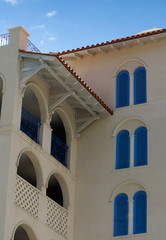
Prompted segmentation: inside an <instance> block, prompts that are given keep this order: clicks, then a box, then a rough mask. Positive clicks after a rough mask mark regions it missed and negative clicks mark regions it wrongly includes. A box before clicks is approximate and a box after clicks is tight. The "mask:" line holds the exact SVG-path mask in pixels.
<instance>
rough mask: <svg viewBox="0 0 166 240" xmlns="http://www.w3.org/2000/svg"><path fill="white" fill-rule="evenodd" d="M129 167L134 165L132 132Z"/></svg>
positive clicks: (131, 135) (132, 136)
mask: <svg viewBox="0 0 166 240" xmlns="http://www.w3.org/2000/svg"><path fill="white" fill-rule="evenodd" d="M130 167H134V134H133V133H132V134H130Z"/></svg>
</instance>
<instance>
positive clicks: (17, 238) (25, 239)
mask: <svg viewBox="0 0 166 240" xmlns="http://www.w3.org/2000/svg"><path fill="white" fill-rule="evenodd" d="M14 240H31V239H30V238H29V236H28V234H27V232H26V231H25V230H24V228H23V227H22V226H19V227H18V228H17V229H16V232H15V234H14Z"/></svg>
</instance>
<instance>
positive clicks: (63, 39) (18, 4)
mask: <svg viewBox="0 0 166 240" xmlns="http://www.w3.org/2000/svg"><path fill="white" fill-rule="evenodd" d="M20 25H21V26H23V27H24V28H25V29H26V30H27V31H28V32H29V33H30V35H31V37H30V40H31V41H32V42H33V43H34V44H35V45H36V46H37V47H38V48H39V49H40V51H42V52H50V51H52V52H58V51H63V50H68V49H70V50H71V49H73V48H77V47H82V46H87V45H91V44H96V43H101V42H106V41H111V40H113V39H116V38H121V37H126V36H130V35H133V34H136V33H138V32H140V31H143V30H146V29H150V28H152V27H154V26H155V27H157V28H166V1H165V0H0V34H3V33H6V32H7V29H9V28H12V27H16V26H20Z"/></svg>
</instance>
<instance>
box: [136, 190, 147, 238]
mask: <svg viewBox="0 0 166 240" xmlns="http://www.w3.org/2000/svg"><path fill="white" fill-rule="evenodd" d="M133 221H134V234H138V233H146V225H147V198H146V193H145V192H144V191H139V192H137V193H136V194H135V196H134V219H133Z"/></svg>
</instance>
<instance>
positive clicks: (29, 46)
mask: <svg viewBox="0 0 166 240" xmlns="http://www.w3.org/2000/svg"><path fill="white" fill-rule="evenodd" d="M27 50H28V51H31V52H40V50H39V49H38V48H37V47H36V46H35V45H34V44H33V43H32V42H31V41H30V40H29V39H28V42H27Z"/></svg>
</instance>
